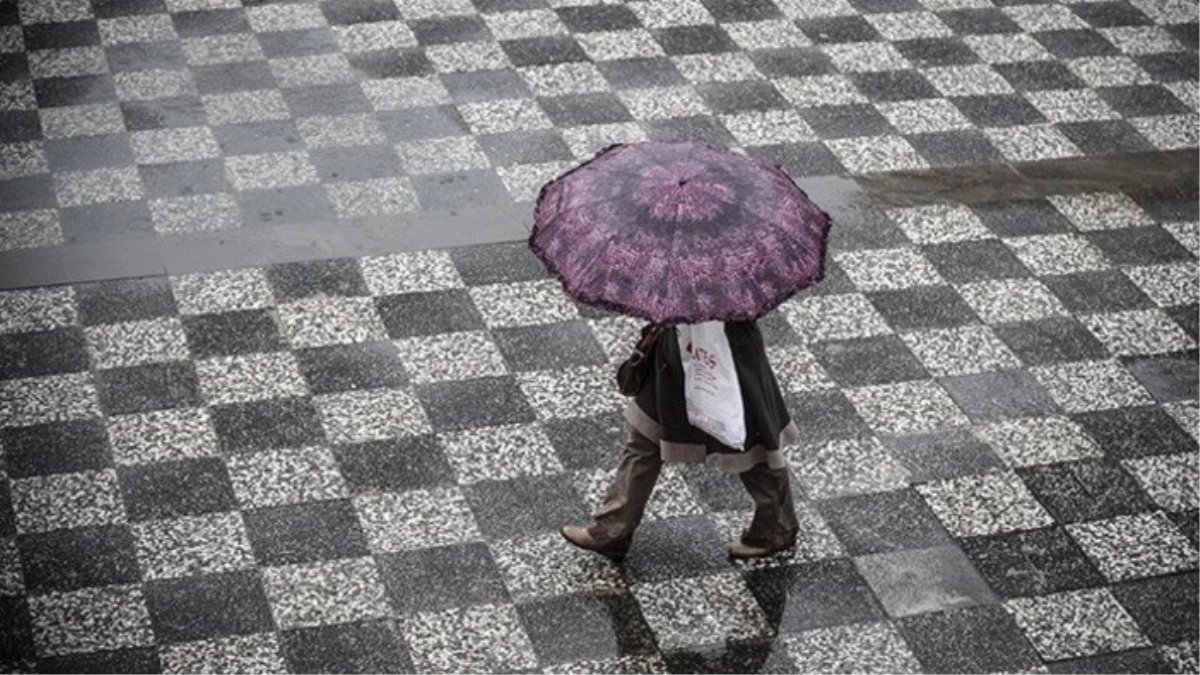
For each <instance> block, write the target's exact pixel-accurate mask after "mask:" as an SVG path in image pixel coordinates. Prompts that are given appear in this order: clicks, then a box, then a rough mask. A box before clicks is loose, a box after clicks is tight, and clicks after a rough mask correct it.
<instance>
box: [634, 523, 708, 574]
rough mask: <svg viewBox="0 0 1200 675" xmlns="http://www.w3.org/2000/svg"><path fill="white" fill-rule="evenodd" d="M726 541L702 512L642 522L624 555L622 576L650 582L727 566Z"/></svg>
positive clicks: (702, 572) (705, 572)
mask: <svg viewBox="0 0 1200 675" xmlns="http://www.w3.org/2000/svg"><path fill="white" fill-rule="evenodd" d="M728 543H729V542H726V541H723V540H722V539H721V535H720V533H718V532H717V528H716V527H715V526H714V525H713V524H712V521H711V520H709V519H708V518H707V517H705V516H688V517H685V518H670V519H666V520H655V521H651V522H648V523H642V525H641V526H640V527H638V530H637V534H635V535H634V541H633V547H632V549H630V552H629V557H627V558H625V562H624V565H623V567H624V571H625V578H626V579H627V580H628V581H629V582H630V583H650V582H655V581H663V580H666V579H677V578H680V577H695V576H701V575H705V574H713V573H716V572H719V571H723V570H727V569H728V568H729V558H728V556H727V554H726V552H725V547H726V545H728Z"/></svg>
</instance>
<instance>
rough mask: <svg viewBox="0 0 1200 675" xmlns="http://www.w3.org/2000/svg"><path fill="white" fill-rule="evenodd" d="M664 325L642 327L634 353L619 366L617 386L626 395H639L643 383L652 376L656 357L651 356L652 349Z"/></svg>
mask: <svg viewBox="0 0 1200 675" xmlns="http://www.w3.org/2000/svg"><path fill="white" fill-rule="evenodd" d="M662 331H663V328H662V326H647V327H646V328H644V329H642V339H641V340H639V341H638V344H637V347H635V348H634V350H633V354H631V355H630V356H629V358H627V359H625V360H624V361H622V362H621V365H620V366H618V367H617V388H618V389H620V390H621V393H622V394H623V395H625V396H637V394H638V392H639V391H641V390H642V385H643V384H645V383H646V379H647V378H649V377H650V374H651V369H652V368H653V366H654V359H652V358H650V350H651V349H653V348H654V343H656V342H658V336H659V335H661V334H662Z"/></svg>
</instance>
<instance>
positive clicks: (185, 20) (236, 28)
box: [171, 8, 254, 38]
mask: <svg viewBox="0 0 1200 675" xmlns="http://www.w3.org/2000/svg"><path fill="white" fill-rule="evenodd" d="M171 20H172V21H173V22H174V24H175V32H176V33H177V34H178V35H179V37H181V38H195V37H204V36H206V35H228V34H230V33H252V32H254V30H253V29H252V28H251V27H250V21H249V20H248V19H247V18H246V11H245V10H244V9H241V8H236V9H206V10H196V11H188V12H176V13H174V14H172V15H171Z"/></svg>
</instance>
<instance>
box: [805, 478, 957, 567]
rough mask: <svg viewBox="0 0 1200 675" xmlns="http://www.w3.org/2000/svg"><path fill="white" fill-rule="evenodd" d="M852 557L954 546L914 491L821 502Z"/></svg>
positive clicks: (827, 516)
mask: <svg viewBox="0 0 1200 675" xmlns="http://www.w3.org/2000/svg"><path fill="white" fill-rule="evenodd" d="M817 508H818V510H820V512H821V515H822V516H823V517H824V518H825V522H826V523H827V524H828V525H829V527H830V529H831V530H833V533H834V534H835V535H837V538H838V540H840V541H841V542H842V545H843V546H845V547H846V552H847V553H849V554H850V555H851V556H860V555H868V554H872V553H890V552H892V551H900V550H903V549H909V548H926V547H930V546H942V545H945V544H949V543H951V541H950V535H949V534H948V533H947V532H946V529H945V528H944V527H942V524H941V521H939V520H938V518H937V516H935V515H934V514H933V511H931V510H929V507H928V506H927V505H926V504H925V500H923V499H921V497H920V496H918V495H917V493H916V492H914V491H913V490H900V491H897V492H879V493H873V494H864V495H855V496H852V497H843V498H840V499H830V500H827V501H821V502H817Z"/></svg>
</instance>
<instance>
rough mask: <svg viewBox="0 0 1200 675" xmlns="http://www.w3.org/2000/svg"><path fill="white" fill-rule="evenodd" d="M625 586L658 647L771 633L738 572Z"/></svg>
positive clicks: (765, 619) (710, 643)
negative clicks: (655, 639)
mask: <svg viewBox="0 0 1200 675" xmlns="http://www.w3.org/2000/svg"><path fill="white" fill-rule="evenodd" d="M631 590H632V592H633V595H634V597H635V598H637V601H638V604H639V605H641V608H642V615H643V616H644V617H645V618H646V623H647V624H649V626H650V629H651V630H653V631H654V634H655V636H656V637H657V638H658V644H659V646H660V648H662V649H663V650H667V651H669V650H672V649H681V648H687V647H696V646H700V645H713V644H721V643H723V642H724V641H725V640H752V639H763V638H768V637H772V636H773V633H774V631H773V630H772V629H771V627H770V625H768V623H767V617H766V616H765V615H764V614H763V613H762V610H761V609H760V608H759V606H758V603H757V602H756V601H755V599H754V595H753V594H751V593H750V589H748V588H747V587H746V582H745V581H743V579H742V577H741V575H738V574H717V575H712V576H703V577H692V578H688V579H670V580H667V581H662V582H658V583H652V584H638V585H636V586H634V587H633V588H632V589H631Z"/></svg>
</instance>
